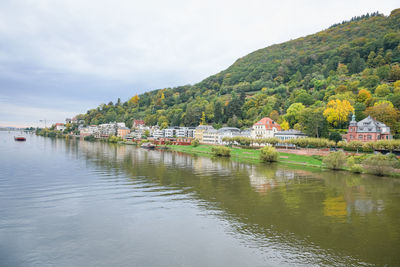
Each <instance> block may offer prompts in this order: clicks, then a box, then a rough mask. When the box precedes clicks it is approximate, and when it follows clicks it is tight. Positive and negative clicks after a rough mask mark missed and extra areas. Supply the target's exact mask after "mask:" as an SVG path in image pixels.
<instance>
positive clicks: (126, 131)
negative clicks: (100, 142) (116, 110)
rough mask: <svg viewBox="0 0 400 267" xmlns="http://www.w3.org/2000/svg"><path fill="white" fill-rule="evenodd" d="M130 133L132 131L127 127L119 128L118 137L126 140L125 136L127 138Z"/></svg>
mask: <svg viewBox="0 0 400 267" xmlns="http://www.w3.org/2000/svg"><path fill="white" fill-rule="evenodd" d="M130 132H131V130H130V129H129V128H127V127H118V130H117V136H118V137H121V138H125V136H127V135H128V134H129V133H130Z"/></svg>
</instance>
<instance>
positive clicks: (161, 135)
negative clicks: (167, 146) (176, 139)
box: [153, 129, 165, 138]
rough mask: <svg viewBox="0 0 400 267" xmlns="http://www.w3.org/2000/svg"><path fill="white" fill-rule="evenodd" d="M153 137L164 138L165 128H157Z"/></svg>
mask: <svg viewBox="0 0 400 267" xmlns="http://www.w3.org/2000/svg"><path fill="white" fill-rule="evenodd" d="M153 137H154V138H163V137H165V136H164V130H160V129H156V130H154V131H153Z"/></svg>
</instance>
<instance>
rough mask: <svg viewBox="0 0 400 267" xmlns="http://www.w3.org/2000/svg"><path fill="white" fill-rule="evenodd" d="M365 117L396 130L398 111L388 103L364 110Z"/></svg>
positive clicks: (380, 103) (378, 103)
mask: <svg viewBox="0 0 400 267" xmlns="http://www.w3.org/2000/svg"><path fill="white" fill-rule="evenodd" d="M365 115H367V116H371V117H373V118H375V119H376V120H378V121H380V122H383V123H385V124H386V125H387V126H389V127H390V128H391V129H392V130H395V129H396V126H397V124H398V121H399V116H400V115H399V110H397V109H396V108H394V106H393V104H392V103H391V102H389V101H381V102H377V103H375V105H374V106H373V107H369V108H367V109H366V110H365Z"/></svg>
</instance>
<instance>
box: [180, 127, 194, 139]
mask: <svg viewBox="0 0 400 267" xmlns="http://www.w3.org/2000/svg"><path fill="white" fill-rule="evenodd" d="M194 131H195V128H194V127H179V128H178V130H177V131H176V137H193V136H194Z"/></svg>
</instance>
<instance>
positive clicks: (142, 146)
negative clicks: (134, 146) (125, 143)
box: [140, 143, 156, 149]
mask: <svg viewBox="0 0 400 267" xmlns="http://www.w3.org/2000/svg"><path fill="white" fill-rule="evenodd" d="M140 147H141V148H147V149H154V148H155V147H156V146H155V145H154V144H152V143H143V144H142V145H141V146H140Z"/></svg>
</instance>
